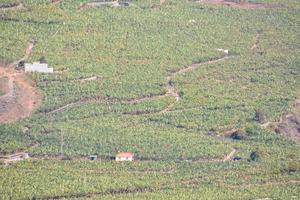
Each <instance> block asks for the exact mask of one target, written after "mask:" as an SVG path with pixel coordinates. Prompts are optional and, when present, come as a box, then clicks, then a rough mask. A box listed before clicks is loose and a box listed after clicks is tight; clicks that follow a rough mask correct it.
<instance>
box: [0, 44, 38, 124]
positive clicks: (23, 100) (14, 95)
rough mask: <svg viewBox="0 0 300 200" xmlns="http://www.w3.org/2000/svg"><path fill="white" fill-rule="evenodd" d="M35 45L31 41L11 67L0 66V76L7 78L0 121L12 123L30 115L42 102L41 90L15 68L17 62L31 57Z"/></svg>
mask: <svg viewBox="0 0 300 200" xmlns="http://www.w3.org/2000/svg"><path fill="white" fill-rule="evenodd" d="M33 46H34V44H33V42H29V43H28V46H27V48H26V53H25V55H24V57H23V58H21V59H19V60H17V61H15V62H13V63H12V64H10V65H9V67H7V68H4V67H2V66H0V78H5V79H7V83H6V85H2V86H1V87H0V89H1V88H2V89H3V90H2V92H3V93H4V95H2V96H0V123H10V122H14V121H17V120H19V119H22V118H25V117H28V116H29V115H30V114H31V113H32V112H34V110H35V109H36V108H38V106H39V105H40V104H41V99H42V98H41V94H40V92H39V91H38V90H37V89H36V88H35V87H34V86H33V83H32V82H31V81H30V80H29V79H28V78H27V77H26V75H25V74H24V73H22V72H18V71H16V70H15V69H14V66H15V65H16V64H17V63H19V62H21V61H24V60H26V59H27V58H28V57H29V55H30V54H31V52H32V49H33ZM2 84H3V83H2ZM4 88H5V89H4Z"/></svg>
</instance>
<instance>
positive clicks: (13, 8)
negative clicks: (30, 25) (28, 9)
mask: <svg viewBox="0 0 300 200" xmlns="http://www.w3.org/2000/svg"><path fill="white" fill-rule="evenodd" d="M23 7H24V5H23V4H22V3H19V4H11V5H10V6H2V7H0V11H8V10H11V11H13V10H18V9H21V8H23Z"/></svg>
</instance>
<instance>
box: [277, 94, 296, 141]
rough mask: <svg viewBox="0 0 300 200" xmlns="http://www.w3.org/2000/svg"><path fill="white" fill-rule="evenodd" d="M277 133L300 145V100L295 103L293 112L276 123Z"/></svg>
mask: <svg viewBox="0 0 300 200" xmlns="http://www.w3.org/2000/svg"><path fill="white" fill-rule="evenodd" d="M275 131H276V132H277V133H280V134H283V135H285V136H286V137H288V138H290V139H292V140H294V141H295V142H297V143H299V144H300V98H299V99H297V100H296V101H295V103H294V108H293V110H292V112H289V113H287V114H285V115H283V116H282V117H281V118H280V121H279V122H277V123H275Z"/></svg>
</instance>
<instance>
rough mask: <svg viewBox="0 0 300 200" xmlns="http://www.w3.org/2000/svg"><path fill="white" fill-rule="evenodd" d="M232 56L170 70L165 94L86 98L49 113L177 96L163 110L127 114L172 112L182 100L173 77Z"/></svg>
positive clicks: (225, 55) (226, 55)
mask: <svg viewBox="0 0 300 200" xmlns="http://www.w3.org/2000/svg"><path fill="white" fill-rule="evenodd" d="M230 57H232V56H229V55H228V54H224V55H223V56H221V57H216V58H211V59H209V60H208V61H204V62H197V63H194V64H192V65H189V66H184V67H182V68H179V69H177V70H175V71H173V72H170V73H169V75H168V76H167V84H166V86H165V88H166V92H165V93H163V94H157V95H149V96H145V97H141V98H134V99H112V98H107V97H101V96H99V97H92V98H86V99H82V100H77V101H74V102H71V103H69V104H66V105H64V106H61V107H59V108H57V109H55V110H52V111H50V112H48V113H57V112H62V111H64V110H66V109H68V108H72V107H75V106H79V105H82V104H86V103H93V102H99V101H107V102H111V103H123V104H136V103H142V102H144V101H148V100H155V99H160V98H163V97H174V98H175V100H174V102H172V103H171V104H169V105H168V106H166V107H165V108H163V109H161V110H157V111H151V112H133V113H126V114H129V115H145V114H154V113H161V114H163V113H167V112H171V111H172V108H173V107H174V106H175V105H176V103H177V102H178V101H180V95H179V92H178V91H177V89H176V87H175V85H174V83H172V79H173V78H175V77H176V76H177V75H180V74H185V73H187V72H190V71H192V70H195V69H196V68H198V67H199V66H202V65H208V64H213V63H217V62H221V61H223V60H225V59H228V58H230ZM93 79H94V78H93Z"/></svg>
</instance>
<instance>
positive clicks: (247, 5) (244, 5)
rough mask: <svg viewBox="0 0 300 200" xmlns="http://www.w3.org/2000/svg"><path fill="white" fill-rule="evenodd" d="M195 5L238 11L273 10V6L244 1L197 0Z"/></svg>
mask: <svg viewBox="0 0 300 200" xmlns="http://www.w3.org/2000/svg"><path fill="white" fill-rule="evenodd" d="M196 3H201V4H212V5H224V6H228V7H232V8H239V9H267V8H273V7H274V6H275V5H271V4H264V3H251V2H247V1H245V0H199V1H196Z"/></svg>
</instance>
